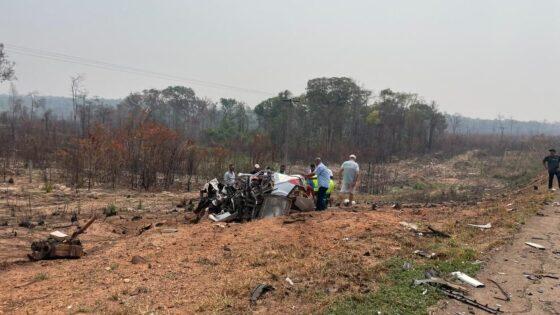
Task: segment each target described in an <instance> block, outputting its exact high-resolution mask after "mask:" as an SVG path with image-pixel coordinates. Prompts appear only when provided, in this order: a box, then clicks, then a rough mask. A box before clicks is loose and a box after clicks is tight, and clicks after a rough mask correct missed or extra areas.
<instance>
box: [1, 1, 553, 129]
mask: <svg viewBox="0 0 560 315" xmlns="http://www.w3.org/2000/svg"><path fill="white" fill-rule="evenodd" d="M0 42H3V43H5V44H7V45H10V44H11V45H18V46H24V47H29V48H35V49H41V50H44V51H48V52H58V53H63V54H66V55H71V56H77V57H82V58H87V59H93V60H98V61H103V62H108V63H112V64H117V65H122V66H129V67H134V68H138V69H143V70H146V71H155V72H159V73H162V74H166V75H173V76H178V77H182V78H192V79H197V80H202V81H208V82H213V83H219V84H221V85H228V86H236V87H242V88H245V89H251V90H257V91H244V90H239V89H230V88H225V87H223V86H218V88H211V87H208V84H205V83H197V84H195V83H196V82H193V81H182V82H181V81H170V80H169V79H163V78H157V77H154V76H150V77H148V76H140V75H136V74H131V73H127V72H116V71H108V70H104V69H99V68H92V67H88V66H84V65H80V64H76V63H63V62H59V61H54V60H51V59H44V58H39V57H32V56H27V55H21V54H16V53H15V52H10V50H9V48H8V49H6V50H7V52H8V53H9V57H10V59H11V60H13V61H15V62H16V63H17V65H16V72H17V77H18V80H17V81H16V84H17V88H18V90H19V91H20V93H21V94H25V93H27V92H29V91H32V90H37V91H39V92H40V93H42V94H48V95H69V85H70V84H69V81H70V79H69V78H70V76H72V75H75V74H77V73H82V74H85V77H86V80H85V85H86V87H87V90H88V91H89V94H90V95H92V96H93V95H98V96H102V97H108V98H120V97H124V96H126V95H127V94H129V93H130V92H132V91H140V90H143V89H146V88H163V87H165V86H168V85H171V84H174V85H175V84H181V85H186V86H190V87H192V88H193V89H194V90H195V91H196V92H197V94H199V95H201V96H207V97H209V98H211V99H214V100H218V99H219V98H220V97H235V98H238V99H241V100H243V101H245V102H246V103H247V104H248V105H251V106H254V105H256V104H257V103H258V102H259V101H260V100H262V99H265V98H267V97H268V94H263V93H260V92H258V91H262V92H268V93H271V94H276V93H277V92H279V91H280V90H284V89H289V90H291V91H292V92H294V93H296V94H298V93H301V92H303V91H304V90H305V86H306V82H307V80H308V79H311V78H315V77H323V76H326V77H330V76H349V77H351V78H353V79H355V80H356V81H357V82H358V83H359V84H360V85H362V86H364V87H366V88H368V89H371V90H373V91H374V92H379V91H380V90H381V89H384V88H391V89H393V90H397V91H406V92H414V93H418V94H420V95H421V96H423V97H424V98H425V99H427V100H435V101H436V102H437V103H438V104H439V106H440V107H441V109H442V110H444V111H446V112H449V113H455V112H457V113H461V114H464V115H468V116H473V117H483V118H495V117H496V116H497V115H498V114H501V115H503V116H504V117H508V118H509V117H514V118H517V119H521V120H529V119H534V120H543V119H547V120H552V121H558V120H560V106H559V105H560V104H558V102H559V100H560V86H559V85H560V80H559V79H560V1H557V0H550V1H547V0H539V1H534V0H525V1H521V0H503V1H491V0H480V1H478V0H465V1H453V0H440V1H435V0H433V1H429V0H422V1H419V0H409V1H397V0H386V1H373V0H363V1H351V0H346V1H330V0H316V1H312V0H305V1H295V0H293V1H291V0H282V1H266V0H230V1H226V0H222V1H218V0H197V1H187V0H177V1H172V0H166V1H146V0H129V1H118V0H110V1H109V0H95V1H93V0H92V1H75V0H68V1H55V0H50V1H44V0H35V1H26V0H11V1H10V0H0ZM212 86H217V85H213V84H212ZM7 91H8V84H7V83H3V84H2V85H1V86H0V93H6V92H7Z"/></svg>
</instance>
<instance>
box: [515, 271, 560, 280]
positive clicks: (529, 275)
mask: <svg viewBox="0 0 560 315" xmlns="http://www.w3.org/2000/svg"><path fill="white" fill-rule="evenodd" d="M523 275H524V276H525V277H526V278H527V279H529V280H539V279H542V278H550V279H556V280H558V279H560V277H558V276H556V275H555V274H551V273H545V274H533V273H528V272H524V273H523Z"/></svg>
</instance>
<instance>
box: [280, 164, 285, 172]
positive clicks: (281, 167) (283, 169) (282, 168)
mask: <svg viewBox="0 0 560 315" xmlns="http://www.w3.org/2000/svg"><path fill="white" fill-rule="evenodd" d="M278 173H280V174H286V165H284V164H282V165H280V171H278Z"/></svg>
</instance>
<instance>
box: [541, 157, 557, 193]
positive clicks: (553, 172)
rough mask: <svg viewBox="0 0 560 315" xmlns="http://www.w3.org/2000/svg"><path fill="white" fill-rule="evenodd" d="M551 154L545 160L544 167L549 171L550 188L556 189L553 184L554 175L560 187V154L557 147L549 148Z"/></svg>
mask: <svg viewBox="0 0 560 315" xmlns="http://www.w3.org/2000/svg"><path fill="white" fill-rule="evenodd" d="M548 151H549V152H550V154H549V155H548V156H546V157H545V158H544V160H543V166H544V169H545V170H547V171H548V189H550V190H552V191H554V190H555V189H554V188H552V184H553V183H554V176H556V180H557V181H558V187H559V188H560V156H558V155H557V154H556V150H555V149H550V150H548Z"/></svg>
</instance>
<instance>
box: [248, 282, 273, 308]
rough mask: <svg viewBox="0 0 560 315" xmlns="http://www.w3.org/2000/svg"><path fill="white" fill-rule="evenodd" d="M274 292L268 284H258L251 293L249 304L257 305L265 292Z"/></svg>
mask: <svg viewBox="0 0 560 315" xmlns="http://www.w3.org/2000/svg"><path fill="white" fill-rule="evenodd" d="M269 291H274V287H273V286H271V285H270V284H262V283H261V284H259V285H257V286H256V287H255V288H254V289H253V291H252V292H251V303H252V304H255V303H257V300H258V299H259V298H260V297H261V296H262V295H264V294H265V293H266V292H269Z"/></svg>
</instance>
